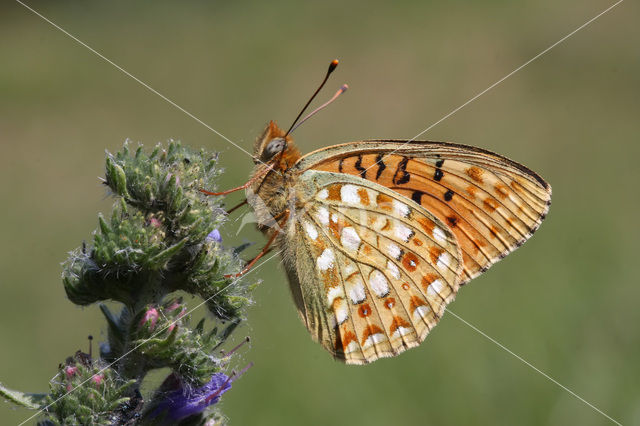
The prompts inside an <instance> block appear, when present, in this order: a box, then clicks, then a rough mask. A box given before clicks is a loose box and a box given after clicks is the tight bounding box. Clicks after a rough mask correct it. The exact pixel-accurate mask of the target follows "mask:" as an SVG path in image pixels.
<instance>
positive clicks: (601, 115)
mask: <svg viewBox="0 0 640 426" xmlns="http://www.w3.org/2000/svg"><path fill="white" fill-rule="evenodd" d="M610 4H612V3H611V2H606V1H595V0H586V1H585V0H582V1H568V2H557V1H550V0H544V1H534V0H528V1H519V2H511V1H484V2H476V1H449V2H442V1H440V2H435V1H414V2H380V1H352V2H341V1H325V2H294V1H270V2H260V1H254V2H231V1H227V2H221V1H208V2H205V1H202V2H196V1H186V2H166V1H138V2H125V1H110V2H104V1H103V2H95V1H88V2H70V1H63V2H52V1H31V2H29V5H31V6H33V7H34V8H36V9H37V10H38V11H39V12H41V13H42V14H43V15H45V16H46V17H48V18H49V19H51V20H52V21H54V22H55V23H57V24H58V25H60V26H61V27H62V28H64V29H66V30H67V31H69V32H70V33H72V34H74V35H75V36H77V37H78V38H79V39H81V40H82V41H84V42H86V43H87V44H88V45H90V46H92V47H93V48H95V49H96V50H98V51H100V52H101V53H103V54H104V55H106V56H107V57H109V58H110V59H112V60H113V61H114V62H115V63H117V64H118V65H120V66H122V67H123V68H125V69H126V70H128V71H129V72H131V73H132V74H134V75H135V76H137V77H138V78H140V79H141V80H143V81H144V82H146V83H148V84H149V85H150V86H152V87H154V88H155V89H157V90H158V91H160V92H161V93H163V94H164V95H166V96H167V97H169V98H171V99H172V100H173V101H175V102H176V103H177V104H179V105H181V106H182V107H184V108H185V109H187V110H188V111H190V112H191V113H193V114H194V115H195V116H197V117H198V118H200V119H201V120H203V121H204V122H206V123H207V124H209V125H211V126H212V127H214V128H215V129H217V130H218V131H220V132H222V133H223V134H224V135H226V136H228V137H229V138H230V139H232V140H233V141H234V142H236V143H238V144H239V145H241V146H243V147H245V148H246V149H247V150H250V149H251V146H252V143H253V140H254V138H255V136H256V135H257V134H259V133H260V131H261V130H262V128H263V126H264V125H265V124H266V123H267V121H268V120H269V119H275V120H278V121H279V123H280V124H281V125H283V126H287V125H288V124H289V123H290V122H291V120H292V119H293V118H294V117H295V115H296V114H297V112H298V109H299V108H300V107H301V105H302V104H303V103H304V102H305V101H306V100H307V97H308V96H309V95H310V94H311V92H312V91H313V89H314V88H315V85H316V84H317V83H318V81H319V80H320V78H321V77H322V74H323V73H324V72H325V69H326V66H327V64H328V63H329V61H330V60H331V59H333V58H334V57H337V58H339V59H340V61H341V63H340V66H339V68H338V70H337V71H336V73H335V74H334V77H333V78H332V80H331V82H330V84H329V85H328V88H327V89H326V90H325V92H323V94H322V95H321V100H323V99H326V98H328V97H329V96H330V95H331V94H332V93H333V92H334V91H335V90H336V89H337V88H338V87H339V85H340V84H342V83H343V82H347V83H349V85H350V87H351V90H350V91H349V92H347V94H346V95H344V96H343V97H342V98H341V99H340V100H339V101H338V102H337V103H336V104H335V105H333V106H332V107H331V108H329V109H328V110H326V111H325V112H323V113H322V114H320V115H319V116H317V117H316V118H314V119H313V120H312V121H310V122H309V123H307V124H305V125H304V126H302V127H301V128H300V129H299V130H297V131H296V135H295V136H296V139H297V142H298V143H299V145H300V147H301V148H302V150H303V151H305V152H308V151H311V150H312V149H316V148H319V147H322V146H326V145H329V144H334V143H338V142H344V141H349V140H357V139H364V138H373V137H379V138H411V137H413V136H414V135H416V134H417V133H418V132H419V131H421V130H422V129H424V128H426V127H427V126H429V125H430V124H432V123H433V122H435V121H437V120H438V119H440V118H441V117H442V116H444V115H445V114H447V113H448V112H449V111H451V110H453V109H454V108H456V107H458V106H459V105H461V104H463V103H464V102H466V101H467V100H468V99H470V98H471V97H472V96H474V95H475V94H476V93H478V92H480V91H482V90H484V89H485V88H487V87H488V86H489V85H491V84H492V83H494V82H495V81H497V80H498V79H500V78H502V77H503V76H505V75H506V74H508V73H509V72H511V71H512V70H514V69H515V68H516V67H518V66H520V65H521V64H523V63H524V62H526V61H527V60H529V59H530V58H532V57H533V56H534V55H536V54H537V53H539V52H540V51H541V50H543V49H544V48H546V47H547V46H549V45H551V44H552V43H554V42H556V41H557V40H559V39H560V38H561V37H563V36H564V35H566V34H567V33H569V32H570V31H572V30H573V29H575V28H577V27H578V26H580V25H581V24H583V23H584V22H586V21H587V20H588V19H590V18H592V17H593V16H595V15H596V14H597V13H599V12H600V11H602V10H604V9H605V8H606V7H607V6H608V5H610ZM638 16H640V7H639V5H638V3H637V2H632V1H627V2H623V3H622V4H621V5H620V6H618V7H617V8H615V9H613V10H612V11H611V12H609V13H608V14H606V15H604V16H603V17H601V18H600V19H598V20H597V21H596V22H594V23H593V24H591V25H590V26H589V27H587V28H585V29H584V30H582V31H580V32H579V33H577V34H576V35H574V36H573V37H571V38H570V39H568V40H567V41H566V42H565V43H563V44H561V45H559V46H557V47H556V48H554V49H553V50H552V51H550V52H549V53H548V54H546V55H544V56H543V57H541V58H540V59H538V60H537V61H535V62H533V63H532V64H530V65H528V66H527V67H525V68H524V69H522V70H521V71H520V72H518V73H517V74H515V75H514V76H513V77H511V78H509V79H508V80H506V81H505V82H503V83H502V84H500V85H498V86H497V87H496V88H494V89H493V90H491V91H490V92H488V93H486V94H485V95H483V96H481V97H480V98H479V99H477V100H476V101H475V102H473V103H471V104H470V105H469V106H467V107H466V108H464V109H462V110H461V111H459V112H458V113H456V114H455V115H453V116H452V117H450V118H448V119H447V120H445V121H444V122H442V123H441V124H439V125H438V126H436V127H435V128H433V129H432V130H430V131H429V132H428V133H427V134H425V135H424V136H423V138H425V139H432V140H450V141H456V142H459V143H465V144H472V145H476V146H479V147H483V148H487V149H490V150H493V151H497V152H499V153H502V154H504V155H506V156H509V157H511V158H513V159H515V160H516V161H520V162H522V163H524V164H526V165H527V166H529V167H531V168H532V169H534V170H536V171H537V172H539V173H540V174H541V175H542V176H544V177H545V178H546V179H547V180H548V181H549V182H550V183H551V184H552V186H553V190H554V192H553V193H554V197H553V206H552V208H551V212H550V214H549V216H548V218H547V220H546V221H545V223H544V224H543V226H542V228H541V229H540V230H539V231H538V233H537V234H536V236H535V237H534V238H533V239H532V240H531V241H530V242H528V243H527V244H526V245H525V246H524V247H523V248H521V249H520V250H518V251H517V252H516V253H514V254H512V255H510V256H509V257H508V258H507V259H505V260H504V261H502V262H500V263H499V264H498V265H496V266H495V267H493V268H492V269H491V270H490V271H489V272H488V273H486V274H485V275H483V276H482V277H480V278H478V279H476V280H475V281H474V282H473V283H471V284H470V285H468V286H466V287H465V288H464V289H463V290H462V291H461V293H460V294H459V295H458V299H457V301H456V302H455V303H453V304H452V305H451V308H452V309H453V311H454V312H455V313H456V314H458V315H460V316H461V317H462V318H464V319H465V320H467V321H469V322H470V323H472V324H474V325H475V326H476V327H478V328H479V329H481V330H483V331H484V332H485V333H487V334H488V335H490V336H492V337H493V338H495V339H497V340H498V341H500V342H501V343H503V344H504V345H505V346H506V347H508V348H509V349H510V350H512V351H513V352H515V353H517V354H519V355H521V356H522V357H524V358H525V359H527V360H528V361H530V362H531V363H532V364H533V365H535V366H536V367H538V368H540V369H541V370H542V371H545V372H547V373H548V374H549V375H551V376H552V377H554V378H555V379H557V380H558V381H559V382H560V383H562V384H564V385H566V386H567V387H569V388H570V389H572V390H574V391H575V392H576V393H578V394H579V395H581V396H582V397H584V398H585V399H586V400H588V401H590V402H591V403H593V404H594V405H595V406H597V407H599V408H600V409H602V410H603V411H604V412H606V413H608V414H609V415H610V416H612V417H613V418H615V419H617V420H618V421H620V422H622V423H623V424H640V380H639V379H640V363H638V359H639V357H640V339H639V332H640V327H639V324H640V309H638V299H639V298H640V285H639V284H640V283H639V279H638V274H637V266H638V260H637V257H638V241H639V240H640V232H639V230H640V227H639V226H638V209H640V197H639V195H640V191H639V190H638V183H639V182H640V171H639V168H638V166H637V164H638V163H637V158H638V156H639V155H640V144H639V142H640V140H639V138H638V135H639V131H640V120H639V112H640V100H639V96H638V95H639V90H640V53H639V52H640V51H639V50H638V46H639V45H640V44H639V43H640V27H639V26H638V25H637V17H638ZM0 40H2V41H1V42H0V58H1V65H0V194H1V200H2V208H1V209H0V218H1V219H0V220H1V223H2V224H3V229H2V242H3V244H2V245H1V246H0V270H1V271H2V276H1V278H0V336H1V337H0V339H1V342H2V343H1V344H0V345H1V347H2V350H1V351H0V380H1V381H2V382H3V383H5V384H6V385H7V386H10V387H14V388H17V389H21V390H30V391H45V390H46V389H47V382H48V379H49V378H50V377H51V376H52V375H53V374H55V372H56V366H57V365H58V363H59V362H62V361H63V360H64V359H65V357H66V356H68V355H70V354H72V353H73V352H75V351H76V350H77V349H80V348H82V349H85V350H86V346H87V344H86V336H87V335H88V334H93V335H95V336H97V339H98V340H100V339H101V338H103V337H104V323H103V321H102V318H101V316H100V313H99V311H98V309H97V308H96V307H89V308H84V309H81V308H77V307H75V306H74V305H72V304H71V303H70V302H68V301H67V300H66V299H65V296H64V291H63V288H62V285H61V282H60V279H59V277H60V272H61V267H60V262H62V261H63V260H64V259H65V256H66V252H67V251H69V250H71V249H73V248H74V247H76V246H78V245H79V244H80V243H81V241H82V240H83V239H88V238H90V232H91V231H92V230H93V229H94V228H95V227H96V225H97V220H96V214H97V213H98V212H99V211H102V212H107V211H109V210H110V208H109V206H110V205H111V202H112V200H111V199H110V198H109V197H108V196H107V194H106V192H105V190H104V188H103V187H102V186H101V185H100V183H99V182H98V179H97V177H98V176H101V175H102V174H103V161H104V150H105V148H106V149H108V150H111V151H115V150H118V149H119V148H120V147H121V145H122V142H123V141H124V140H125V139H126V138H130V139H132V140H133V141H140V142H142V143H143V144H145V145H146V146H148V147H151V146H153V145H154V144H155V143H156V142H158V141H165V140H167V139H169V138H176V139H181V140H182V141H183V142H184V143H186V144H189V145H192V146H194V147H201V146H203V147H206V148H208V149H211V150H218V151H220V152H221V153H222V164H223V165H225V166H226V167H227V168H228V172H227V173H226V174H225V175H224V176H223V178H222V181H221V182H220V187H222V188H226V187H230V186H236V185H238V184H240V183H242V182H244V180H245V179H246V177H247V175H248V174H249V172H250V170H251V167H252V162H251V160H250V158H249V157H248V156H247V155H246V154H244V153H242V152H241V151H240V150H238V149H237V148H235V147H233V146H230V145H229V144H228V143H227V142H225V141H224V140H223V139H221V138H220V137H218V136H216V135H215V134H213V133H212V132H211V131H209V130H208V129H207V128H206V127H204V126H202V125H201V124H199V123H197V122H196V121H194V120H193V119H192V118H189V117H188V116H187V115H185V114H184V113H182V112H180V111H179V110H177V109H175V108H174V107H172V106H171V105H170V104H168V103H167V102H166V101H164V100H163V99H161V98H160V97H158V96H157V95H155V94H153V93H151V92H149V91H148V90H146V89H144V88H143V87H141V86H140V85H139V84H138V83H136V82H135V81H134V80H132V79H131V78H129V77H127V76H126V75H124V74H123V73H121V72H120V71H118V70H116V69H115V68H114V67H113V66H111V65H109V64H107V63H106V62H104V61H103V60H102V59H100V58H98V57H97V56H96V55H95V54H93V53H91V52H90V51H89V50H87V49H86V48H84V47H82V46H80V45H79V44H77V43H76V42H74V41H73V40H71V39H70V38H69V37H67V36H65V35H64V34H62V33H61V32H60V31H58V30H56V29H54V28H53V27H52V26H51V25H49V24H48V23H46V22H45V21H43V20H42V19H41V18H39V17H37V16H36V15H34V14H33V13H32V12H30V11H28V10H27V9H25V8H24V7H22V6H21V5H20V4H18V3H14V2H10V1H8V2H5V3H4V4H3V5H2V6H0ZM238 199H240V196H239V195H232V196H230V203H231V202H234V201H236V200H238ZM238 217H240V216H239V215H237V216H234V217H233V218H234V219H233V220H232V221H231V222H230V223H229V224H228V226H227V228H226V229H224V230H223V234H224V238H225V243H227V244H229V245H231V244H235V243H238V242H243V241H254V242H256V243H257V244H260V243H262V242H263V241H264V240H263V237H262V236H261V235H259V234H258V233H257V232H256V231H255V230H254V229H252V227H250V226H246V227H244V228H242V229H241V230H240V233H239V235H236V232H237V231H238V227H239V225H240V221H235V219H236V218H238ZM257 248H258V247H257V246H254V247H252V249H251V250H257ZM279 263H280V262H279V259H277V260H276V259H274V260H272V261H270V262H269V263H268V264H266V265H265V266H263V267H261V268H260V269H259V270H257V271H256V272H255V274H256V276H259V277H260V278H261V279H262V280H263V281H264V282H263V284H262V285H261V286H260V287H259V288H258V289H257V291H256V292H255V304H254V305H253V306H252V307H251V308H250V309H249V311H248V317H249V318H248V323H247V324H246V325H244V326H243V328H241V329H240V330H239V331H238V332H237V334H236V335H235V339H236V340H239V339H240V338H242V337H243V336H245V335H250V336H251V338H252V345H251V348H250V350H248V351H247V350H245V352H244V355H243V359H242V360H239V361H238V365H239V366H243V365H244V364H245V363H247V362H249V361H254V362H255V367H254V368H252V369H251V370H250V371H249V372H248V374H246V375H245V376H244V377H243V378H242V379H241V380H239V381H238V382H236V383H234V387H233V390H232V391H231V392H229V393H227V394H225V395H224V398H223V399H222V403H221V407H222V409H223V411H224V413H225V414H226V415H228V417H229V418H230V420H231V423H232V424H235V425H285V424H287V425H288V424H290V425H299V424H307V425H310V424H335V425H346V424H349V425H368V426H373V425H388V424H420V425H422V424H425V425H460V424H521V425H529V424H531V425H537V424H550V425H564V424H569V423H572V424H574V423H575V424H583V425H599V424H610V422H609V421H608V420H607V419H606V418H605V417H603V416H602V415H600V414H598V413H597V412H596V411H594V410H593V409H592V408H590V407H588V406H587V405H585V404H584V403H582V402H580V401H579V400H577V399H576V398H574V397H573V396H571V395H570V394H569V393H567V392H566V391H564V390H562V389H561V388H559V387H558V386H556V385H555V384H553V383H551V382H550V381H548V380H547V379H545V378H544V377H542V376H541V375H540V374H538V373H536V372H535V371H533V370H531V369H530V368H529V367H527V366H526V365H525V364H523V363H522V362H520V361H518V360H517V359H515V358H514V357H512V356H511V355H509V354H508V353H507V352H505V351H504V350H502V349H501V348H499V347H498V346H496V345H495V344H493V343H491V342H490V341H488V340H486V339H485V338H484V337H482V336H481V335H480V334H478V333H477V332H475V331H474V330H473V329H471V328H470V327H468V326H466V325H464V324H463V323H462V322H460V321H459V320H457V319H455V318H454V317H453V316H451V315H448V316H446V315H445V317H444V319H443V320H442V322H441V323H440V325H439V326H438V327H437V328H436V329H435V330H434V331H433V332H432V333H431V335H430V336H429V337H428V338H427V340H426V341H425V342H424V343H423V344H422V345H421V346H420V347H419V348H417V349H412V350H410V351H408V352H406V353H404V354H402V355H401V356H399V357H397V358H395V359H385V360H381V361H378V362H376V363H374V364H372V365H369V366H365V367H347V366H344V365H342V364H339V363H337V362H334V361H333V360H332V359H331V358H330V357H329V356H328V355H327V354H326V353H325V352H324V351H323V350H322V349H321V347H320V346H319V345H317V344H314V343H313V342H312V341H311V339H310V338H309V336H308V333H307V331H306V330H305V329H304V327H303V326H302V324H301V323H300V322H299V320H298V317H297V314H296V312H295V308H294V305H293V303H292V301H291V298H290V295H289V290H288V286H287V284H286V279H285V274H284V272H283V270H282V267H281V265H280V264H279ZM31 414H32V413H31V412H29V411H25V410H14V409H12V408H11V407H10V406H9V405H8V404H4V403H3V404H0V423H2V424H15V423H18V422H20V421H22V420H24V419H26V418H27V417H29V416H30V415H31Z"/></svg>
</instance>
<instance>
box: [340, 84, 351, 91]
mask: <svg viewBox="0 0 640 426" xmlns="http://www.w3.org/2000/svg"><path fill="white" fill-rule="evenodd" d="M340 90H341V91H342V92H346V91H347V90H349V85H348V84H346V83H345V84H343V85H342V87H340Z"/></svg>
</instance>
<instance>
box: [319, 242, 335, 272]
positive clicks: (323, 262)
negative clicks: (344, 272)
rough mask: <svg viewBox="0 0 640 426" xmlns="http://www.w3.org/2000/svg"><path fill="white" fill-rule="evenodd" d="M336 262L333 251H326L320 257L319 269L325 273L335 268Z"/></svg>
mask: <svg viewBox="0 0 640 426" xmlns="http://www.w3.org/2000/svg"><path fill="white" fill-rule="evenodd" d="M334 260H335V257H334V254H333V250H331V249H328V248H327V249H324V251H323V252H322V254H321V255H320V256H319V257H318V269H320V271H322V272H324V271H326V270H327V269H329V268H332V267H333V261H334Z"/></svg>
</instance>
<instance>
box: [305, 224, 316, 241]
mask: <svg viewBox="0 0 640 426" xmlns="http://www.w3.org/2000/svg"><path fill="white" fill-rule="evenodd" d="M304 230H305V231H307V235H308V236H309V238H311V239H312V240H315V239H316V238H318V230H317V229H316V227H315V226H313V225H312V224H311V223H309V222H307V221H305V222H304Z"/></svg>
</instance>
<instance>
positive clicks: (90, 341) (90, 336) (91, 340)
mask: <svg viewBox="0 0 640 426" xmlns="http://www.w3.org/2000/svg"><path fill="white" fill-rule="evenodd" d="M87 338H88V339H89V359H91V358H92V355H93V336H92V335H89V336H87Z"/></svg>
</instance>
